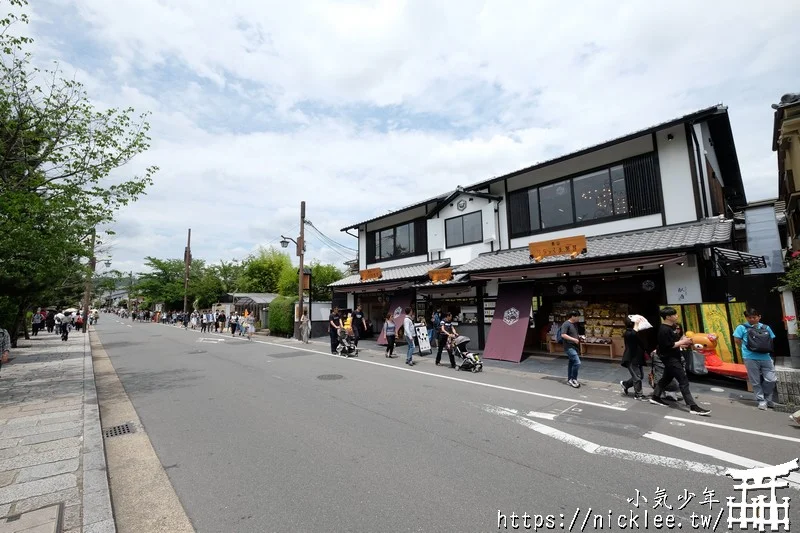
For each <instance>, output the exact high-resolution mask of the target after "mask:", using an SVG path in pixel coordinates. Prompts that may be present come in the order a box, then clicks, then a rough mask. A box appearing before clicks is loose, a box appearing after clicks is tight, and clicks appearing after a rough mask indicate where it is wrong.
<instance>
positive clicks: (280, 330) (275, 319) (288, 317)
mask: <svg viewBox="0 0 800 533" xmlns="http://www.w3.org/2000/svg"><path fill="white" fill-rule="evenodd" d="M295 302H297V298H296V297H295V298H291V297H286V296H278V297H277V298H275V299H274V300H272V302H271V303H270V304H269V329H270V331H271V332H272V333H273V334H274V335H292V334H293V333H294V307H295Z"/></svg>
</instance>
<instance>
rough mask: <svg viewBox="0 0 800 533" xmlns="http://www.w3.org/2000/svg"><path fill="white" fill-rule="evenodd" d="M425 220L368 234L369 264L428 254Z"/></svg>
mask: <svg viewBox="0 0 800 533" xmlns="http://www.w3.org/2000/svg"><path fill="white" fill-rule="evenodd" d="M425 231H426V225H425V220H424V219H420V220H415V221H413V222H408V223H406V224H400V225H398V226H394V227H391V228H385V229H381V230H377V231H372V232H368V233H367V262H368V263H375V262H378V261H386V260H389V259H398V258H401V257H409V256H413V255H422V254H426V253H427V251H428V250H427V246H428V242H427V235H426V233H425Z"/></svg>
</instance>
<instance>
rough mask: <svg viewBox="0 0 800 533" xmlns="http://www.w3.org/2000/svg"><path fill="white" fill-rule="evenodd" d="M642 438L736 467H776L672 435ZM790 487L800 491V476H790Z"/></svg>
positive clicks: (649, 432)
mask: <svg viewBox="0 0 800 533" xmlns="http://www.w3.org/2000/svg"><path fill="white" fill-rule="evenodd" d="M642 436H643V437H644V438H646V439H651V440H655V441H658V442H662V443H664V444H669V445H670V446H675V447H677V448H682V449H684V450H689V451H692V452H695V453H699V454H700V455H708V456H709V457H713V458H715V459H719V460H720V461H725V462H728V463H733V464H735V465H738V466H743V467H745V468H762V467H765V466H774V465H769V464H767V463H762V462H761V461H755V460H753V459H748V458H747V457H742V456H741V455H735V454H732V453H728V452H726V451H723V450H718V449H716V448H711V447H709V446H703V445H702V444H697V443H696V442H691V441H688V440H684V439H679V438H677V437H672V436H670V435H664V434H663V433H656V432H654V431H648V432H647V433H645V434H644V435H642ZM789 485H790V486H791V487H792V488H793V489H795V490H800V475H798V474H789Z"/></svg>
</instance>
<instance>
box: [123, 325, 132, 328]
mask: <svg viewBox="0 0 800 533" xmlns="http://www.w3.org/2000/svg"><path fill="white" fill-rule="evenodd" d="M125 325H126V326H127V327H129V328H132V327H133V326H131V325H130V324H125Z"/></svg>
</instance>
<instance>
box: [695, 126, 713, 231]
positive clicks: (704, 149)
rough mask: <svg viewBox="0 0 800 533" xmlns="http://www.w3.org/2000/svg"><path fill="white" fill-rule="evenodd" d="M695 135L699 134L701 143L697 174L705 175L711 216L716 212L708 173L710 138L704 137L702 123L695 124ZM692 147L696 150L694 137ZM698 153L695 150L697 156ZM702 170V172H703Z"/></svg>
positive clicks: (704, 180)
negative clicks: (712, 202)
mask: <svg viewBox="0 0 800 533" xmlns="http://www.w3.org/2000/svg"><path fill="white" fill-rule="evenodd" d="M693 128H694V132H695V135H697V142H698V144H699V145H700V158H701V159H700V161H699V162H698V169H697V176H698V179H699V178H700V176H702V177H703V188H704V189H705V195H706V196H705V198H706V202H705V203H706V209H707V210H708V214H709V216H710V215H711V214H712V213H713V212H714V210H713V209H712V208H711V176H709V175H708V166H706V162H705V159H704V158H705V157H706V156H707V155H708V145H709V142H708V140H704V138H703V128H702V124H695V125H694V126H693ZM692 149H693V150H694V139H692ZM712 150H713V148H712ZM696 155H697V153H696V152H695V158H696ZM701 172H702V173H701ZM700 201H701V202H702V201H703V194H702V193H700Z"/></svg>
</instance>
